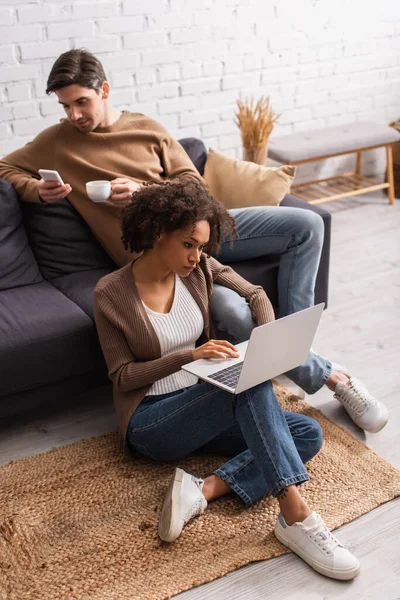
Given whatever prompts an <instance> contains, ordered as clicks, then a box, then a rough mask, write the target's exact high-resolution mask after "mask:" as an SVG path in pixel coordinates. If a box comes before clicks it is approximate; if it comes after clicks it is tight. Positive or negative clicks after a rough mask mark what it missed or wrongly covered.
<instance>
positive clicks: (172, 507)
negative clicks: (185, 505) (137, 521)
mask: <svg viewBox="0 0 400 600" xmlns="http://www.w3.org/2000/svg"><path fill="white" fill-rule="evenodd" d="M183 475H184V471H183V470H182V469H179V468H176V469H175V471H174V474H173V476H172V478H171V481H170V483H169V486H168V490H167V493H166V496H165V500H164V504H163V507H162V510H161V515H160V520H159V522H158V535H159V537H160V538H161V539H162V540H163V541H164V542H174V541H175V540H176V539H177V538H178V537H179V536H180V534H181V533H182V529H183V525H184V521H183V519H182V518H180V517H179V515H180V512H181V491H182V481H183Z"/></svg>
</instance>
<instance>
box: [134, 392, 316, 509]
mask: <svg viewBox="0 0 400 600" xmlns="http://www.w3.org/2000/svg"><path fill="white" fill-rule="evenodd" d="M127 442H128V443H129V444H130V445H131V446H133V447H134V448H135V449H136V450H138V451H139V452H140V453H141V454H143V455H144V456H147V457H148V458H151V459H153V460H157V461H160V462H168V461H175V460H179V459H182V458H183V457H184V456H186V455H188V454H190V453H191V452H194V451H195V450H199V449H202V450H206V451H210V452H215V453H220V454H225V455H227V456H230V457H232V458H230V460H228V461H227V462H226V463H225V464H224V465H222V466H221V467H219V468H218V469H217V470H216V471H215V474H216V475H218V476H219V477H221V478H222V479H223V480H224V481H225V482H226V483H227V484H228V485H229V487H230V488H231V489H232V490H233V491H234V492H236V493H237V494H238V496H240V498H241V499H242V500H243V502H244V503H245V504H246V505H247V506H250V505H251V504H253V503H254V502H256V501H257V500H259V499H260V498H262V497H263V496H264V495H265V494H267V493H271V494H272V495H274V496H276V495H277V494H278V492H279V491H280V490H281V489H283V488H284V487H286V486H288V485H292V484H298V483H302V482H304V481H307V480H308V479H309V476H308V474H307V471H306V469H305V467H304V463H306V462H307V461H309V460H310V459H311V458H312V457H313V456H315V454H316V453H317V452H318V451H319V450H320V448H321V445H322V432H321V427H320V425H319V424H318V423H317V421H315V420H314V419H311V418H310V417H306V416H304V415H300V414H296V413H291V412H284V411H283V410H282V409H281V407H280V405H279V402H278V400H277V398H276V396H275V393H274V391H273V388H272V385H271V383H270V382H269V381H267V382H266V383H262V384H260V385H258V386H256V387H254V388H251V389H250V390H247V391H246V392H242V393H241V394H237V395H234V394H230V393H229V392H225V391H224V390H221V389H220V388H218V387H215V386H213V385H212V384H209V383H203V384H201V385H194V386H191V387H189V388H186V389H185V390H179V391H178V392H173V393H170V394H163V395H158V396H146V398H144V399H143V400H142V402H141V404H140V405H139V406H138V408H137V409H136V411H135V413H134V414H133V416H132V418H131V420H130V422H129V426H128V431H127ZM197 475H200V476H201V475H203V476H204V474H197Z"/></svg>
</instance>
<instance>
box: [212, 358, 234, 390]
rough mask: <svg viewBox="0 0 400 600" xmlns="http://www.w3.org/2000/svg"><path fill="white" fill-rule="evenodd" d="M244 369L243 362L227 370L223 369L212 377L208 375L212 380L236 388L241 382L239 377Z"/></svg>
mask: <svg viewBox="0 0 400 600" xmlns="http://www.w3.org/2000/svg"><path fill="white" fill-rule="evenodd" d="M242 367H243V362H241V363H236V364H235V365H232V366H230V367H226V369H221V371H218V373H213V374H212V375H208V377H209V378H210V379H213V380H214V381H218V382H219V383H223V384H224V385H227V386H229V387H231V388H235V387H236V384H237V382H238V380H239V375H240V372H241V370H242Z"/></svg>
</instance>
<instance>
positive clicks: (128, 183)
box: [110, 177, 142, 208]
mask: <svg viewBox="0 0 400 600" xmlns="http://www.w3.org/2000/svg"><path fill="white" fill-rule="evenodd" d="M141 187H142V186H141V185H140V184H139V183H136V181H132V179H128V178H126V177H117V179H113V180H112V182H111V196H110V201H111V202H112V203H113V204H115V206H120V207H121V208H123V207H124V206H126V205H127V204H128V202H129V201H130V199H131V196H132V194H133V193H134V192H137V191H138V190H140V188H141Z"/></svg>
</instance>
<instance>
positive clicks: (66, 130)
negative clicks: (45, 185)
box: [0, 111, 201, 266]
mask: <svg viewBox="0 0 400 600" xmlns="http://www.w3.org/2000/svg"><path fill="white" fill-rule="evenodd" d="M39 169H55V170H57V171H58V172H59V173H60V175H61V177H62V179H63V181H64V183H69V184H70V185H71V187H72V192H71V193H70V194H69V196H68V200H69V201H70V202H71V204H72V205H73V206H74V207H75V208H76V210H77V211H78V212H79V213H80V214H81V216H82V217H83V218H84V219H85V221H86V222H87V224H88V225H89V227H90V228H91V230H92V231H93V233H94V235H95V237H96V238H97V239H98V241H99V242H100V244H101V245H102V246H103V248H104V249H105V250H106V252H107V253H108V254H109V255H110V256H111V257H112V258H113V259H114V261H115V262H116V263H117V264H118V265H119V266H123V265H126V264H127V263H128V262H130V261H131V260H132V254H130V253H129V252H127V251H126V250H125V249H124V247H123V245H122V244H121V225H120V222H119V219H118V214H119V211H120V208H118V207H117V206H114V205H113V204H111V202H109V201H107V202H102V203H96V202H92V201H91V200H90V199H89V198H88V196H87V194H86V185H85V184H86V182H87V181H93V180H96V179H107V180H109V181H111V180H113V179H116V178H117V177H128V178H130V179H132V180H134V181H137V182H138V183H140V182H143V181H149V180H150V179H156V180H159V179H162V178H164V177H175V176H178V175H185V176H190V177H194V178H195V179H201V177H200V175H199V174H198V172H197V171H196V169H195V167H194V165H193V163H192V161H191V160H190V158H189V157H188V155H187V154H186V152H185V150H184V149H183V148H182V146H181V145H180V144H179V142H177V141H176V140H175V139H174V138H172V137H171V136H170V135H169V133H168V132H167V131H166V129H164V127H163V126H162V125H160V123H157V121H153V120H152V119H149V118H148V117H145V116H144V115H141V114H137V113H130V112H127V111H125V112H123V113H122V114H121V116H120V118H119V119H118V120H117V121H116V122H115V123H113V124H112V125H110V126H109V127H104V128H97V129H96V130H95V131H93V132H92V133H87V134H83V133H81V132H80V131H78V130H77V129H76V127H74V125H72V123H70V122H69V121H68V120H67V119H65V120H63V121H62V122H61V123H60V124H58V125H53V126H52V127H49V128H48V129H45V130H44V131H42V133H40V134H39V135H38V136H37V137H36V138H35V139H34V140H33V141H32V142H30V143H29V144H26V146H24V147H23V148H20V149H19V150H15V152H12V153H11V154H9V155H8V156H5V157H4V158H3V159H2V160H1V161H0V177H2V178H4V179H6V180H7V181H9V182H10V183H11V184H12V185H13V186H14V188H15V189H16V190H17V193H18V194H19V195H20V197H21V198H22V199H23V200H25V201H27V202H39V193H38V185H39V179H40V175H39V173H38V170H39Z"/></svg>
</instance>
